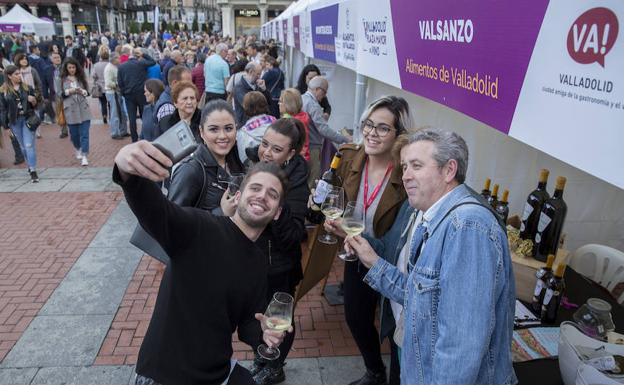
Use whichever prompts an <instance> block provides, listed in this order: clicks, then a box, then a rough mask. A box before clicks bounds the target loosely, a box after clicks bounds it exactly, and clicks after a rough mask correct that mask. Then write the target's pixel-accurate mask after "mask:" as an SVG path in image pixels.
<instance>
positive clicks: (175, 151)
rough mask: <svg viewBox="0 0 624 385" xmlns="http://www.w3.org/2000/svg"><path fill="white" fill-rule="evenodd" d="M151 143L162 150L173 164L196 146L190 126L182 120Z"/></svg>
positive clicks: (187, 154)
mask: <svg viewBox="0 0 624 385" xmlns="http://www.w3.org/2000/svg"><path fill="white" fill-rule="evenodd" d="M152 144H153V145H154V146H155V147H156V148H157V149H159V150H160V151H162V152H163V153H164V154H165V155H167V157H168V158H169V159H171V161H172V162H173V164H176V163H178V162H179V161H181V160H182V159H184V158H186V157H187V156H189V155H190V154H191V153H192V152H193V151H195V149H196V148H197V142H195V137H194V136H193V132H192V131H191V128H190V127H189V125H188V124H186V122H185V121H184V120H180V121H179V122H178V123H177V124H175V125H174V126H173V127H171V128H170V129H168V130H167V131H165V132H164V133H163V134H162V135H160V136H159V137H158V138H156V139H154V141H153V142H152Z"/></svg>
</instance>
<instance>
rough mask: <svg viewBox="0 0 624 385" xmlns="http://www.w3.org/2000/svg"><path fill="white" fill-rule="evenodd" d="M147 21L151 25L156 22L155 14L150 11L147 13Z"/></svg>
mask: <svg viewBox="0 0 624 385" xmlns="http://www.w3.org/2000/svg"><path fill="white" fill-rule="evenodd" d="M147 21H148V22H149V23H153V22H154V13H153V12H152V11H148V12H147Z"/></svg>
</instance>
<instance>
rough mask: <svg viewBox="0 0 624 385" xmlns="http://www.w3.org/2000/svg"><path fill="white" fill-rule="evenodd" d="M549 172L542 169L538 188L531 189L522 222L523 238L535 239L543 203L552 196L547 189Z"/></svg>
mask: <svg viewBox="0 0 624 385" xmlns="http://www.w3.org/2000/svg"><path fill="white" fill-rule="evenodd" d="M548 174H549V171H548V170H546V169H542V170H541V171H540V174H539V181H538V183H537V188H536V189H535V190H533V191H531V193H530V194H529V196H528V197H527V200H526V203H525V204H524V211H523V212H522V223H521V224H520V238H522V239H530V240H534V239H535V233H536V232H537V222H538V221H539V214H540V212H541V211H542V205H543V204H544V202H546V200H547V199H548V198H550V195H549V194H548V192H547V191H546V183H547V182H548Z"/></svg>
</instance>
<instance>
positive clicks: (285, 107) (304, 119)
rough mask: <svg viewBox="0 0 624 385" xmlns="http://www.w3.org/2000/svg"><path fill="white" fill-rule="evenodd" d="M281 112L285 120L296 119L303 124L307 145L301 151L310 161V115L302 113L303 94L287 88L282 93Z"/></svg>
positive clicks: (279, 103) (280, 100)
mask: <svg viewBox="0 0 624 385" xmlns="http://www.w3.org/2000/svg"><path fill="white" fill-rule="evenodd" d="M278 105H279V112H280V115H281V116H282V117H283V118H295V119H297V120H299V121H300V122H301V123H303V126H304V127H305V132H306V139H305V143H304V144H303V148H302V149H301V152H300V154H301V156H303V158H304V159H305V160H306V162H309V161H310V115H308V113H307V112H305V111H302V110H301V108H302V106H303V102H302V101H301V94H300V93H299V91H298V90H297V89H296V88H287V89H285V90H284V91H282V94H281V95H280V98H279V101H278Z"/></svg>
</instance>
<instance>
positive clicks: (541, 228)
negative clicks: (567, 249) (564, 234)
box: [533, 176, 568, 262]
mask: <svg viewBox="0 0 624 385" xmlns="http://www.w3.org/2000/svg"><path fill="white" fill-rule="evenodd" d="M565 183H566V178H564V177H562V176H558V177H557V181H556V183H555V193H554V194H553V196H552V198H550V199H548V200H547V201H546V202H544V204H543V205H542V210H541V212H540V217H539V221H538V222H537V232H536V233H535V242H534V245H533V250H534V253H533V255H534V257H535V259H537V260H538V261H542V262H545V261H546V257H547V256H548V254H555V255H557V248H558V246H559V238H560V237H561V231H562V230H563V224H564V222H565V217H566V214H567V212H568V206H567V205H566V203H565V201H564V200H563V188H564V187H565Z"/></svg>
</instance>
